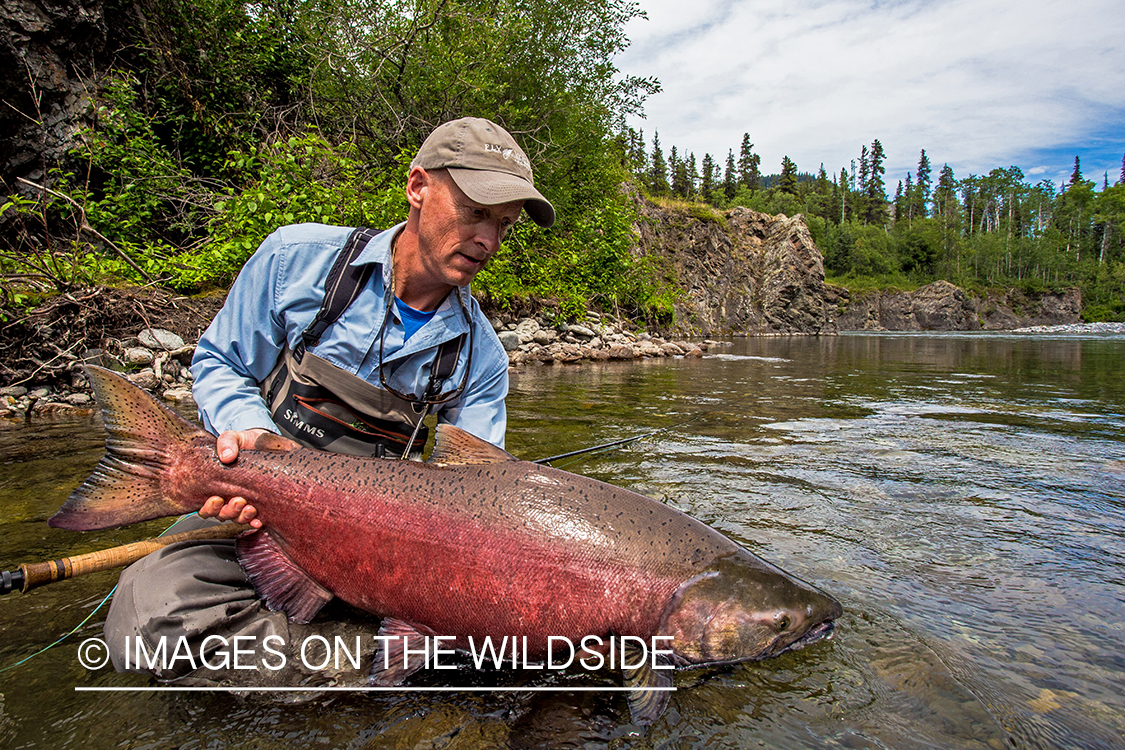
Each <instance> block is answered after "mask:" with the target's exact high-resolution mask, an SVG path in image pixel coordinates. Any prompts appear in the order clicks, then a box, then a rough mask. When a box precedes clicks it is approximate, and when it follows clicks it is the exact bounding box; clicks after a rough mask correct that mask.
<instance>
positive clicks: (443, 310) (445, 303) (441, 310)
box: [351, 221, 472, 328]
mask: <svg viewBox="0 0 1125 750" xmlns="http://www.w3.org/2000/svg"><path fill="white" fill-rule="evenodd" d="M405 226H406V222H405V221H404V222H401V223H399V224H396V225H394V226H393V227H391V228H390V229H386V230H384V231H382V232H379V234H377V235H375V236H374V237H373V238H372V239H371V241H370V242H368V243H367V247H365V248H363V252H361V253H360V254H359V255H358V256H357V257H356V259H355V260H353V261H352V262H351V265H353V266H362V265H365V264H367V263H378V264H379V265H380V266H381V267H382V271H383V288H384V289H386V288H387V285H388V284H390V283H391V263H390V261H391V248H392V247H393V246H394V241H395V237H398V235H399V232H401V231H402V230H403V228H404V227H405ZM456 292H457V294H459V295H460V296H461V302H462V304H464V305H465V309H466V310H471V309H472V306H471V300H472V292H470V290H469V285H468V284H466V285H465V286H462V287H457V290H456ZM450 305H454V306H456V302H455V300H453V299H451V298H450V297H449V296H446V298H445V299H444V300H442V303H441V304H440V305H438V309H437V312H438V314H439V316H441V317H445V314H447V308H448V307H449V306H450ZM454 312H456V313H457V315H458V317H460V314H461V313H460V310H457V309H454ZM455 327H456V326H455ZM461 328H463V326H461Z"/></svg>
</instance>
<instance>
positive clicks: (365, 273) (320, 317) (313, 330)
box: [270, 227, 469, 403]
mask: <svg viewBox="0 0 1125 750" xmlns="http://www.w3.org/2000/svg"><path fill="white" fill-rule="evenodd" d="M380 231H381V230H378V229H368V228H367V227H359V228H358V229H355V230H353V231H352V233H351V234H350V235H349V236H348V241H347V242H346V243H344V248H343V249H342V250H341V251H340V254H339V255H337V256H336V260H335V261H334V262H333V263H332V268H330V269H329V271H328V278H327V279H325V282H324V288H325V293H324V302H322V303H321V305H320V311H319V312H317V314H316V317H315V318H313V321H312V323H310V324H309V327H308V328H306V329H305V331H304V333H302V334H301V340H300V341H298V342H297V346H296V347H295V348H294V349H293V358H294V359H295V360H297V362H300V361H301V360H302V359H303V358H304V356H305V351H306V350H308V349H311V348H312V347H314V346H316V345H317V344H318V343H320V337H321V336H323V335H324V332H325V331H327V330H328V326H330V325H332V324H333V323H335V322H336V320H337V319H338V318H339V317H340V316H341V315H343V314H344V310H347V309H348V307H350V306H351V304H352V303H353V302H355V298H356V297H358V296H359V292H360V290H361V289H363V287H364V285H366V284H367V282H368V281H369V280H370V279H371V274H372V272H373V271H374V270H375V264H374V263H366V264H364V265H362V266H358V267H357V266H353V265H352V263H353V262H354V261H355V259H356V258H358V257H359V254H360V253H362V252H363V249H364V248H365V247H367V243H368V242H370V241H371V240H372V238H374V237H375V236H376V235H378V234H379V233H380ZM458 293H459V292H458V291H456V290H455V291H454V294H458ZM386 314H387V315H389V314H390V311H389V310H388V311H387V312H386ZM467 335H469V334H464V333H463V334H461V335H460V336H458V337H457V338H455V339H451V340H449V341H445V342H442V344H441V346H439V347H438V352H437V355H436V356H435V357H434V362H433V365H432V366H431V367H430V380H429V383H427V385H426V391H425V393H424V394H423V397H422V400H421V401H419V402H418V403H424V402H425V401H427V400H432V399H433V398H434V397H436V396H437V395H438V393H439V392H440V391H441V384H442V383H443V382H445V381H446V380H448V379H449V377H450V376H451V375H453V371H454V370H455V369H456V368H457V359H458V357H460V356H461V347H462V346H463V345H464V343H465V338H466V336H467ZM279 376H280V378H279V380H278V381H276V382H280V379H281V378H283V377H284V373H279ZM270 393H271V396H272V393H273V389H272V388H271V389H270Z"/></svg>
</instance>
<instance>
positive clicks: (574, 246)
mask: <svg viewBox="0 0 1125 750" xmlns="http://www.w3.org/2000/svg"><path fill="white" fill-rule="evenodd" d="M130 7H131V11H130V17H131V18H133V19H135V20H136V21H137V26H136V28H134V29H133V33H134V34H135V36H134V38H132V39H127V40H126V46H125V47H124V48H123V49H121V50H120V52H119V54H118V56H117V60H118V62H119V64H120V68H119V69H118V70H115V71H111V72H106V71H101V72H99V75H101V76H102V85H101V87H100V88H99V89H97V90H96V92H95V97H96V100H97V105H96V111H95V113H94V115H95V116H94V117H93V126H92V127H91V128H90V129H89V130H88V131H86V132H84V133H83V134H82V137H81V145H80V147H79V148H78V149H76V150H75V151H74V153H73V157H74V159H75V162H73V163H71V164H70V165H68V166H67V167H66V168H65V170H64V171H63V172H60V173H57V174H56V175H54V177H53V182H52V185H51V187H52V188H53V190H54V193H46V192H44V193H43V194H42V195H41V196H40V198H39V199H38V200H30V199H22V198H19V197H18V196H17V197H12V198H11V199H9V200H7V202H6V203H5V204H4V207H3V209H2V210H0V221H4V222H5V226H6V227H10V226H13V224H14V223H20V225H21V227H22V228H21V229H19V230H18V231H16V232H14V233H10V236H8V237H6V238H5V242H4V244H3V245H0V250H2V252H0V272H2V273H4V275H5V277H6V278H9V279H10V278H15V277H20V278H23V279H25V280H30V281H28V283H32V282H34V283H35V284H39V285H40V286H42V287H43V288H49V287H51V286H54V287H55V288H60V289H62V288H69V287H70V286H72V285H75V284H80V283H90V282H93V281H96V280H107V279H108V280H112V279H121V280H128V281H131V282H147V281H149V280H150V279H154V280H156V281H159V282H161V283H164V284H166V285H170V286H172V287H174V288H176V289H179V290H182V291H196V290H200V289H205V288H208V287H211V286H215V285H222V284H226V283H229V282H230V280H231V279H232V278H233V277H234V275H235V274H236V273H237V271H238V269H239V267H240V266H241V264H242V263H243V262H244V261H245V259H246V258H247V257H248V256H249V254H250V253H251V252H253V250H254V248H255V247H256V246H257V245H258V243H259V242H260V241H261V239H262V238H263V237H265V236H266V235H267V234H268V233H270V232H271V231H273V230H274V229H276V228H277V227H278V226H280V225H283V224H287V223H294V222H302V221H317V222H328V223H334V224H342V225H355V224H366V225H370V226H389V225H391V224H393V223H395V222H397V221H398V220H400V219H401V218H403V217H404V216H405V215H406V208H407V207H406V204H405V200H404V195H403V192H402V185H403V184H404V182H405V177H406V173H407V164H408V162H409V155H411V154H413V153H414V152H415V151H416V149H417V147H418V145H420V143H421V141H422V139H423V138H424V137H425V136H426V135H427V134H428V133H429V132H430V130H431V129H432V128H433V127H434V126H436V125H437V124H439V123H440V122H443V121H446V120H449V119H452V118H455V117H460V116H464V115H477V116H482V117H487V118H489V119H492V120H494V121H496V122H499V123H501V124H502V125H504V126H505V127H506V128H508V129H509V130H510V131H511V132H512V133H513V134H514V135H515V136H516V138H517V140H519V141H520V142H521V143H522V144H523V145H524V147H525V149H526V150H527V151H528V154H529V156H530V157H531V160H532V163H533V164H534V165H535V175H536V183H537V186H538V187H539V188H540V189H541V190H542V191H543V192H544V193H545V194H546V195H547V196H548V197H549V198H550V199H551V201H552V202H553V203H554V205H555V208H556V210H557V212H558V215H559V221H558V223H557V224H556V226H555V227H554V228H553V229H552V230H550V231H548V232H544V231H542V230H540V229H539V228H538V227H534V226H532V225H531V224H530V223H526V224H525V225H523V226H521V227H520V229H519V230H518V231H516V232H515V233H514V235H513V237H512V240H511V241H510V242H509V243H508V247H507V248H506V249H505V250H504V251H503V252H502V253H501V254H500V255H499V256H498V257H497V258H496V259H495V260H494V262H493V265H492V267H491V268H489V269H488V271H487V272H486V273H484V274H482V275H481V277H480V280H479V284H478V285H477V286H478V288H480V289H481V290H482V291H483V292H485V293H486V294H487V295H488V296H490V297H492V298H493V299H495V300H497V301H498V303H500V304H515V303H516V302H517V301H520V300H524V299H526V298H527V297H528V296H530V295H536V296H549V297H553V298H555V299H557V300H559V303H560V305H561V309H563V310H564V311H565V312H566V313H567V314H577V313H578V312H579V311H580V310H581V309H584V307H585V305H586V304H587V303H591V302H592V303H593V304H596V305H603V306H605V307H612V308H615V309H618V310H624V311H629V312H630V313H635V314H637V315H638V316H644V317H649V318H654V317H657V316H659V315H663V314H665V313H666V312H667V311H669V310H670V309H671V308H670V305H671V303H670V301H669V294H670V293H669V292H668V291H667V289H668V287H667V284H666V283H664V282H663V280H662V278H661V276H660V274H659V272H658V271H657V270H656V269H652V268H650V267H649V266H648V265H647V263H646V261H645V260H644V259H636V258H633V257H632V256H631V255H630V248H631V247H633V246H634V245H635V239H634V237H633V230H632V223H633V221H634V220H635V216H634V215H633V210H632V208H631V204H630V201H629V200H628V199H627V197H626V196H625V195H624V194H623V193H622V192H621V186H622V185H623V184H624V183H625V181H626V180H625V176H626V173H625V172H624V171H623V165H625V164H630V165H631V166H630V168H633V167H634V166H635V164H633V162H639V161H641V160H643V151H644V144H643V135H641V136H639V137H637V138H636V140H637V141H639V142H638V143H633V142H632V141H630V142H628V143H625V142H624V141H619V140H618V135H617V134H618V133H619V132H620V123H621V122H622V121H623V119H624V117H625V116H626V115H627V114H630V113H633V112H637V111H639V108H640V105H641V103H642V101H643V100H644V98H645V96H647V95H648V94H649V93H652V92H654V91H657V90H658V89H659V86H658V84H657V83H656V82H655V81H654V80H652V79H646V78H638V77H635V76H628V75H622V74H620V73H619V71H618V70H617V69H616V67H615V66H614V63H613V60H614V57H615V56H616V55H617V54H618V53H619V52H621V51H622V50H623V49H624V48H625V47H626V46H627V44H628V40H627V39H626V37H625V35H624V25H625V23H626V22H627V21H629V20H630V19H632V18H635V17H637V16H639V15H641V11H640V10H639V8H638V7H637V6H636V5H635V4H634V3H633V2H632V1H631V0H576V2H573V3H569V4H568V5H567V8H566V11H565V12H559V8H558V7H557V6H556V5H555V4H553V3H549V2H547V1H546V0H521V1H520V2H518V3H508V2H504V3H495V2H483V1H481V0H419V1H418V2H415V3H411V4H402V3H397V2H387V0H312V1H311V2H306V3H292V2H290V1H289V0H268V1H267V2H262V3H250V4H246V3H237V2H233V0H170V1H169V2H160V3H158V2H155V0H141V1H140V2H138V3H135V4H133V5H132V6H130ZM313 122H315V124H316V128H315V130H310V129H308V128H307V127H306V124H307V123H313ZM626 149H627V151H626ZM638 153H639V154H640V156H641V157H642V158H641V159H638V158H637V154H638ZM692 169H694V159H693V163H692ZM17 220H18V222H17ZM134 266H135V267H134Z"/></svg>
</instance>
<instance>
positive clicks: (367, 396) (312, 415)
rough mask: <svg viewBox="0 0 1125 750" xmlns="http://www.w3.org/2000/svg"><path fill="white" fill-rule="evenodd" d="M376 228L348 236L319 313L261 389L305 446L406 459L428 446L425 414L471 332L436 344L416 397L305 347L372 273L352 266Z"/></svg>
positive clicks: (284, 430)
mask: <svg viewBox="0 0 1125 750" xmlns="http://www.w3.org/2000/svg"><path fill="white" fill-rule="evenodd" d="M376 234H378V232H377V231H375V230H373V229H366V228H360V229H356V230H355V231H353V232H352V233H351V235H350V236H349V237H348V241H347V243H346V244H345V245H344V248H343V249H342V250H341V251H340V254H339V255H338V256H336V260H335V262H333V264H332V268H331V269H330V270H329V272H328V278H327V279H326V281H325V294H324V301H323V302H322V303H321V306H320V311H319V312H317V314H316V317H315V318H313V321H312V323H310V324H309V326H308V328H306V329H305V331H304V332H303V333H302V334H301V340H300V341H298V342H297V345H296V346H295V347H293V348H290V347H289V346H288V345H286V347H285V349H284V350H283V351H282V353H281V357H280V358H279V359H278V361H277V365H276V366H275V367H274V369H273V372H271V373H270V374H269V376H268V377H266V379H265V380H264V381H262V383H261V390H262V397H263V398H264V399H265V402H266V406H267V407H268V408H269V411H270V415H271V417H272V418H273V421H274V424H276V425H277V427H278V429H279V430H280V431H281V434H282V435H284V436H286V437H288V438H291V439H293V440H296V441H297V442H298V443H301V444H302V445H305V446H308V447H311V448H319V449H321V450H327V451H332V452H334V453H347V454H350V455H353V456H377V457H380V458H381V457H383V456H385V455H389V456H393V457H398V456H402V457H403V458H405V457H407V456H408V455H411V454H420V453H421V452H422V449H423V448H424V447H425V445H426V438H427V437H428V436H429V428H427V427H425V426H424V425H423V424H422V420H423V419H425V417H426V414H427V413H428V412H429V406H430V405H431V404H432V403H433V399H434V398H435V397H436V396H437V394H438V392H439V391H440V389H441V384H442V382H444V381H445V380H446V379H448V378H449V377H450V376H451V375H452V374H453V370H454V369H455V368H456V366H457V359H458V357H459V356H460V353H461V347H462V345H463V344H464V342H465V338H466V336H467V335H468V334H461V335H460V336H458V337H457V338H455V339H451V340H449V341H446V342H443V343H442V344H441V345H440V346H438V348H437V354H436V355H435V356H434V359H433V362H431V363H430V377H429V381H428V383H427V385H426V390H425V393H424V394H423V395H422V397H421V398H418V399H414V400H411V399H404V398H400V397H399V396H396V395H394V394H393V393H390V392H389V391H386V390H384V389H383V388H380V387H378V386H376V385H373V384H371V383H368V382H367V381H366V380H364V379H363V378H360V377H358V376H356V375H353V374H351V373H350V372H347V371H346V370H343V369H341V368H340V367H337V366H336V365H334V364H332V363H331V362H328V361H327V360H325V359H322V358H321V357H318V356H316V355H315V354H311V353H309V352H308V351H307V350H308V349H311V348H312V347H314V346H316V345H317V343H319V341H320V338H321V336H323V335H324V332H325V331H326V330H327V329H328V326H330V325H332V324H333V323H334V322H336V320H337V319H338V318H339V317H340V315H342V314H343V312H344V310H346V309H347V308H348V307H349V306H350V305H351V304H352V303H353V302H354V301H355V298H356V297H357V296H359V292H360V290H361V289H363V287H364V285H365V284H367V282H368V281H369V280H370V279H371V274H372V271H373V270H374V264H370V263H369V264H365V265H362V266H358V267H357V266H353V265H351V264H352V262H353V261H354V260H355V259H356V258H357V257H358V256H359V254H360V253H361V252H362V251H363V248H364V247H366V246H367V243H368V242H369V241H370V240H371V238H372V237H374V236H375V235H376ZM388 296H390V295H388ZM393 301H394V300H393V299H389V300H388V305H387V310H386V313H385V314H386V315H390V314H391V310H390V305H391V304H393ZM379 367H380V368H382V363H380V364H379Z"/></svg>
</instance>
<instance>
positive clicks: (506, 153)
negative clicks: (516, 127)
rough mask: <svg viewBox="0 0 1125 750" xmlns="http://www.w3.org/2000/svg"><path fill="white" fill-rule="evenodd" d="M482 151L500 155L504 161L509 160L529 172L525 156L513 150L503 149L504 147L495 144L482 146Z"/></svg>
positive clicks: (529, 164)
mask: <svg viewBox="0 0 1125 750" xmlns="http://www.w3.org/2000/svg"><path fill="white" fill-rule="evenodd" d="M484 150H485V152H491V153H494V154H500V156H502V157H504V158H505V159H511V160H512V161H514V162H515V163H516V164H519V165H520V166H521V167H523V168H524V169H526V170H528V171H531V162H530V161H528V160H527V157H526V156H524V155H523V154H521V153H519V152H518V151H516V150H515V149H514V148H505V147H504V146H499V145H497V144H495V143H486V144H484Z"/></svg>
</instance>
